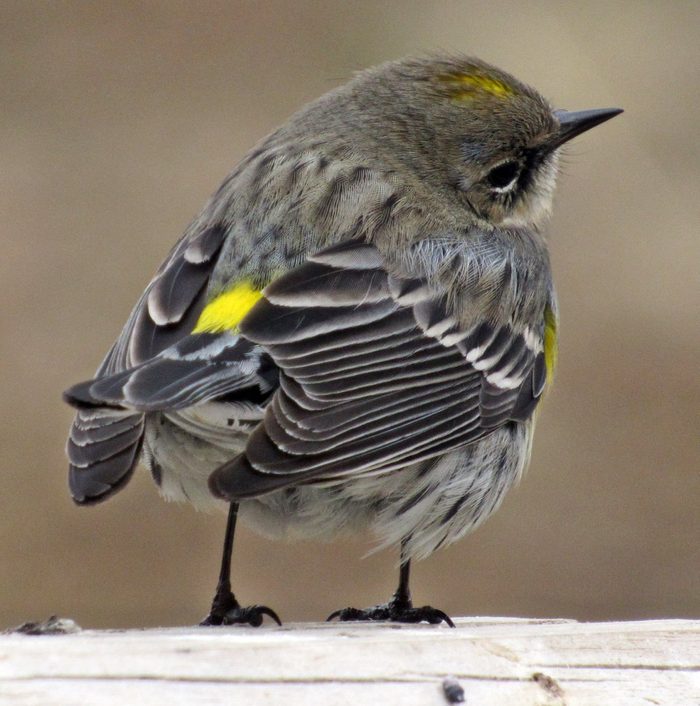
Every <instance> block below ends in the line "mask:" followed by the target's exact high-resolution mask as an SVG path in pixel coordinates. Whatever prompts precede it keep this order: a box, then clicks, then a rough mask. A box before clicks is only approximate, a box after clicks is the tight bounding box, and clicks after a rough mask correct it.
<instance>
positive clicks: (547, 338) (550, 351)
mask: <svg viewBox="0 0 700 706" xmlns="http://www.w3.org/2000/svg"><path fill="white" fill-rule="evenodd" d="M557 353H558V346H557V317H556V316H555V314H554V312H553V311H552V309H551V307H549V306H546V307H545V309H544V366H545V369H546V371H547V384H548V385H549V384H551V383H552V380H553V378H554V368H556V366H557Z"/></svg>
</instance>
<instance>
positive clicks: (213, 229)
mask: <svg viewBox="0 0 700 706" xmlns="http://www.w3.org/2000/svg"><path fill="white" fill-rule="evenodd" d="M225 233H226V232H225V229H224V227H223V226H220V225H213V226H208V227H202V228H199V229H197V230H194V231H193V232H192V233H191V234H189V235H187V236H185V237H183V238H182V239H181V240H180V241H179V242H178V243H177V245H176V246H175V247H174V248H173V250H172V251H171V253H170V254H169V256H168V257H167V258H166V260H165V261H164V263H163V265H162V266H161V267H160V269H159V270H158V272H157V273H156V275H155V277H154V278H153V279H152V280H151V282H150V284H149V285H148V287H147V288H146V290H145V291H144V293H143V295H142V296H141V298H140V299H139V301H138V302H137V304H136V306H135V307H134V309H133V311H132V312H131V315H130V316H129V319H128V321H127V323H126V325H125V326H124V329H123V330H122V332H121V334H120V336H119V338H118V339H117V341H116V342H115V344H114V346H113V347H112V349H111V350H110V352H109V353H108V355H107V357H106V358H105V360H104V361H103V363H102V365H101V366H100V368H99V369H98V371H97V373H96V375H95V379H94V380H91V381H88V382H87V383H81V384H79V385H77V386H74V387H73V388H71V389H70V390H68V391H67V392H66V394H65V398H66V400H67V401H68V402H69V403H70V404H73V405H74V406H76V407H78V412H77V414H76V417H75V420H74V422H73V425H72V427H71V430H70V434H69V438H68V444H67V454H68V459H69V464H70V465H69V485H70V489H71V494H72V495H73V498H74V500H75V501H76V502H78V503H81V504H89V503H94V502H99V501H100V500H104V499H105V498H107V497H109V496H110V495H111V494H112V493H114V492H115V491H116V490H118V489H119V488H121V487H122V486H123V485H124V484H125V483H126V482H127V481H128V480H129V478H130V476H131V474H132V472H133V469H134V467H135V465H136V462H137V461H138V457H139V451H140V448H141V440H142V437H143V429H144V420H143V414H142V412H143V411H146V410H149V409H155V408H158V404H159V403H160V402H162V403H163V404H166V400H165V397H167V395H168V394H172V396H173V403H174V404H180V403H182V402H183V401H184V400H185V399H190V400H192V399H195V397H193V396H192V395H194V394H195V393H194V392H193V390H194V384H195V382H196V381H197V380H199V381H200V382H201V377H198V374H197V373H194V374H193V373H192V367H193V366H192V365H191V364H190V363H188V361H187V358H188V356H189V358H193V357H195V356H196V349H198V350H200V351H201V350H202V349H203V348H205V347H206V343H207V342H206V341H205V340H204V339H205V337H206V336H202V337H200V338H199V339H198V340H196V341H194V342H192V345H189V344H187V343H183V339H184V338H185V337H186V336H188V335H189V334H190V332H191V331H192V330H193V328H194V327H195V324H196V322H197V320H198V318H199V316H200V313H201V311H202V309H203V307H204V296H205V291H206V288H207V283H208V282H209V278H210V276H211V273H212V270H213V268H214V266H215V264H216V261H217V257H218V254H219V251H220V250H221V247H222V245H223V242H224V238H225ZM210 343H211V342H210ZM216 346H217V353H216V354H215V355H214V356H213V358H214V359H215V362H214V363H213V364H212V367H211V369H210V372H211V371H212V370H214V369H216V371H217V372H218V373H220V372H221V369H222V368H223V367H225V366H226V364H227V363H230V359H231V356H232V354H233V351H234V349H236V351H235V352H236V353H238V354H240V355H241V356H242V357H243V358H245V355H246V353H248V354H249V353H250V348H251V346H250V345H247V346H239V347H238V348H236V346H235V345H234V344H233V342H232V341H231V340H227V341H223V342H220V343H217V344H216ZM243 349H245V350H243ZM168 350H170V351H171V353H170V354H168V353H163V352H164V351H168ZM179 354H182V357H183V358H184V359H185V360H184V362H182V363H181V364H180V367H179V368H178V363H177V362H176V361H174V360H173V358H176V357H177V356H178V355H179ZM177 372H181V373H182V374H183V376H184V378H185V380H186V381H189V383H190V385H189V386H188V385H187V384H183V385H182V387H181V389H180V390H179V391H172V393H167V392H164V391H160V392H159V391H158V390H157V389H154V384H155V386H156V387H157V378H158V376H159V375H160V374H161V373H162V374H163V375H164V378H163V380H164V385H165V384H167V381H168V380H169V379H170V380H172V378H173V376H174V375H175V374H176V373H177ZM132 373H133V374H134V384H133V385H131V381H130V379H131V375H132ZM214 377H216V376H214ZM217 379H220V376H219V377H218V378H217ZM119 385H121V389H119ZM203 390H206V385H203ZM199 394H200V398H201V394H202V392H201V391H200V393H199ZM132 395H133V401H134V402H135V403H136V404H129V402H130V401H131V399H132V397H131V396H132ZM159 395H160V397H159ZM188 395H189V397H188ZM149 399H150V401H149ZM139 403H143V404H139Z"/></svg>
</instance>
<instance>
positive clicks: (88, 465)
mask: <svg viewBox="0 0 700 706" xmlns="http://www.w3.org/2000/svg"><path fill="white" fill-rule="evenodd" d="M67 401H68V402H72V403H73V404H74V405H75V401H73V400H67ZM143 431H144V415H143V414H141V413H134V412H133V411H131V410H123V409H118V408H110V407H97V406H95V407H89V406H85V407H79V408H78V413H77V414H76V415H75V419H74V420H73V425H72V426H71V430H70V435H69V437H68V443H67V445H66V453H67V455H68V461H69V463H70V467H69V474H68V482H69V486H70V492H71V495H72V496H73V500H74V501H75V502H76V503H77V504H78V505H91V504H94V503H98V502H101V501H102V500H106V499H107V498H108V497H110V496H111V495H112V494H114V493H116V492H117V491H118V490H120V489H121V488H122V487H123V486H124V485H125V484H126V483H127V482H128V481H129V479H130V478H131V474H132V473H133V471H134V468H135V467H136V464H137V462H138V459H139V454H140V451H141V444H142V441H143Z"/></svg>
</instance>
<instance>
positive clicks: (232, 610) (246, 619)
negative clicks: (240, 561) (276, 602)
mask: <svg viewBox="0 0 700 706" xmlns="http://www.w3.org/2000/svg"><path fill="white" fill-rule="evenodd" d="M237 519H238V503H231V504H230V505H229V509H228V519H227V520H226V534H225V535H224V551H223V554H222V557H221V569H220V571H219V582H218V583H217V586H216V593H215V594H214V600H213V601H212V602H211V610H210V611H209V615H207V617H206V618H204V620H202V622H201V623H200V625H233V624H235V623H248V624H249V625H252V626H253V627H258V626H259V625H261V624H262V621H263V616H265V615H267V616H269V617H270V618H272V619H273V620H274V621H275V622H276V623H277V624H278V625H282V623H281V622H280V619H279V618H278V617H277V613H275V611H274V610H272V609H271V608H268V607H267V606H261V605H252V606H248V607H246V608H243V607H241V604H240V603H239V602H238V601H237V600H236V597H235V596H234V595H233V592H232V591H231V554H232V552H233V538H234V535H235V533H236V520H237Z"/></svg>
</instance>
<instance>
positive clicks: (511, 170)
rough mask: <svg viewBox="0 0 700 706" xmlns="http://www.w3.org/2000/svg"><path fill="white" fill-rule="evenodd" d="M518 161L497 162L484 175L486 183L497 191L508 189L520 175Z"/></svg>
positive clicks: (502, 191) (501, 191)
mask: <svg viewBox="0 0 700 706" xmlns="http://www.w3.org/2000/svg"><path fill="white" fill-rule="evenodd" d="M520 169H521V167H520V163H519V162H516V161H514V160H509V161H507V162H501V163H500V164H497V165H496V166H495V167H494V168H493V169H491V171H490V172H489V173H488V174H487V175H486V183H487V184H488V185H489V186H490V187H491V188H492V189H493V190H494V191H497V192H499V193H504V192H506V191H510V190H511V189H512V188H513V187H514V186H515V183H516V182H517V180H518V177H519V176H520Z"/></svg>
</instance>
